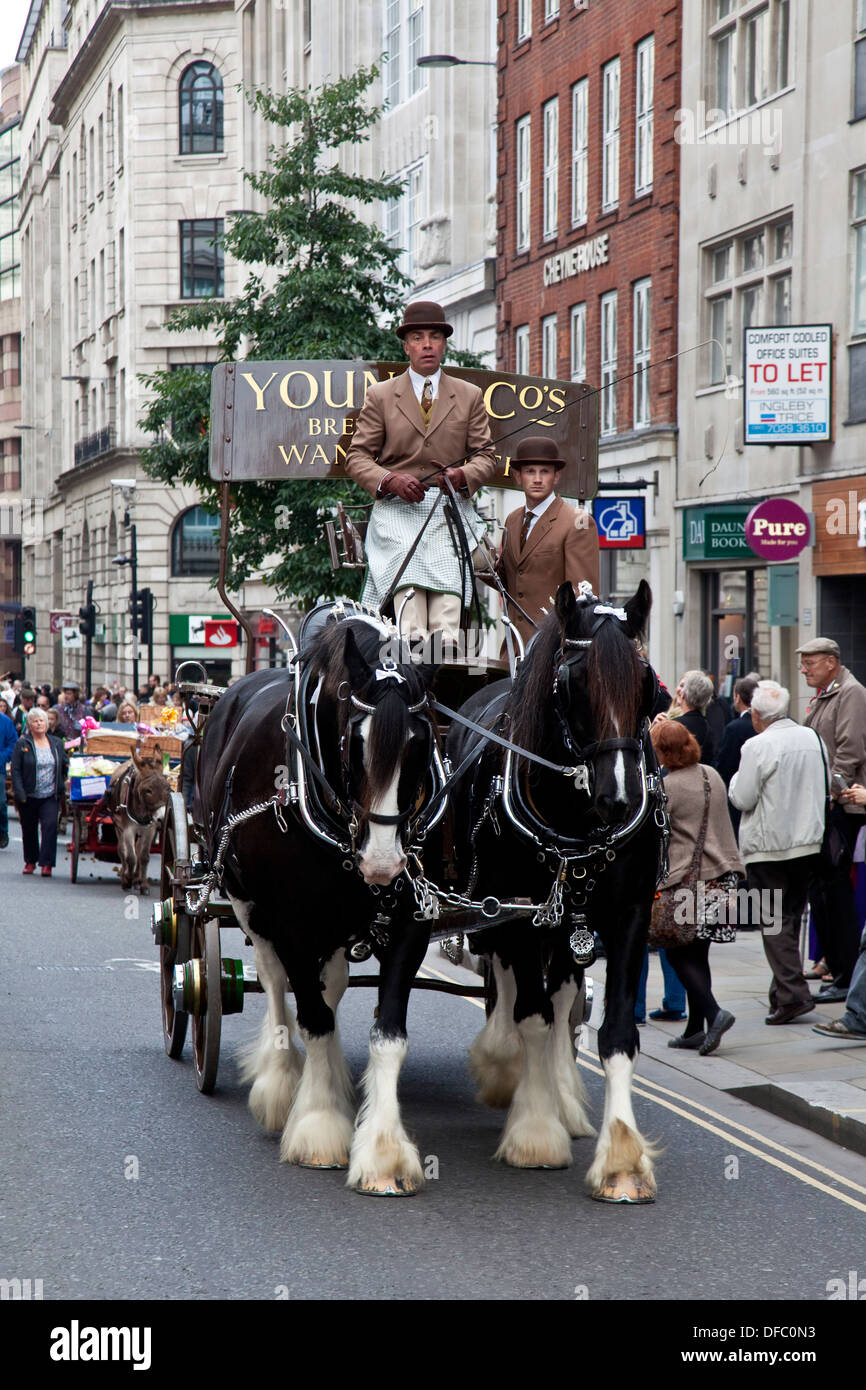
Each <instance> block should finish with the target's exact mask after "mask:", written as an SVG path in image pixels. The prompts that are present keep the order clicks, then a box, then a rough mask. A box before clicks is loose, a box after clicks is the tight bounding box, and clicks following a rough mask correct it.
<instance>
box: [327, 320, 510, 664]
mask: <svg viewBox="0 0 866 1390" xmlns="http://www.w3.org/2000/svg"><path fill="white" fill-rule="evenodd" d="M452 332H453V329H452V327H451V324H450V323H446V322H445V314H444V312H443V310H442V307H441V305H439V304H434V303H433V302H432V301H424V300H419V301H418V302H416V303H414V304H407V306H406V308H405V310H404V312H403V322H402V324H401V325H400V327H399V328H398V329H397V333H398V335H399V337H400V338H401V339H402V340H403V347H404V350H405V352H406V356H407V357H408V358H409V370H408V371H407V372H404V373H402V374H401V375H400V376H397V377H393V378H392V379H391V380H390V381H383V382H379V383H377V384H376V385H375V386H372V387H371V388H370V390H369V391H368V392H367V398H366V401H365V402H364V407H363V409H362V410H361V413H360V414H359V416H358V418H357V420H356V421H355V431H354V435H353V442H352V447H351V448H350V450H349V453H348V455H347V457H346V464H345V467H346V472H347V473H348V475H349V477H350V478H354V480H355V482H357V483H360V485H361V487H363V488H365V489H366V490H367V492H369V493H370V495H371V496H372V497H374V498H375V499H376V505H375V506H374V507H373V510H372V513H371V515H370V522H369V525H368V527H367V537H366V542H365V550H366V553H367V579H366V583H365V585H364V602H365V603H370V604H373V605H374V606H376V607H378V606H379V605H380V604H381V603H382V601H383V600H384V598H385V595H386V594H387V593H388V591H389V589H390V588H391V585H392V584H393V583H394V580H395V578H396V576H397V574H398V573H399V570H400V566H401V565H402V563H403V561H404V559H405V558H406V555H407V554H408V552H409V550H410V549H411V547H412V544H413V542H414V541H415V538H416V537H417V535H418V532H419V531H420V529H421V527H422V526H423V525H424V521H425V519H426V517H427V516H428V514H429V512H430V511H431V509H432V507H433V504H434V501H435V499H436V495H437V490H438V488H443V489H444V487H445V483H444V480H443V479H444V477H447V478H448V479H449V481H450V482H451V485H452V487H453V488H454V489H455V491H456V492H457V493H458V494H459V497H458V506H459V510H460V516H461V519H462V521H463V525H464V529H465V531H466V534H467V539H468V543H469V546H470V549H471V548H472V547H473V546H474V545H475V543H476V541H477V539H478V537H479V535H480V534H481V532H482V530H483V527H482V524H481V523H480V521H479V519H478V518H477V517H476V516H475V513H474V511H473V509H472V506H471V503H470V502H469V497H470V495H471V494H472V493H473V492H475V491H476V489H477V488H479V487H481V486H482V485H483V484H484V483H486V482H489V480H490V479H491V478H492V477H493V475H494V473H495V472H496V470H497V468H498V466H499V465H498V463H497V460H496V456H495V454H494V452H493V441H492V439H491V437H490V423H489V420H488V418H487V412H486V410H485V409H484V401H483V398H482V395H481V391H480V390H479V388H478V387H477V386H473V385H471V384H470V383H468V382H465V381H459V380H458V379H456V378H455V377H449V376H447V375H446V373H445V372H443V371H442V370H441V364H442V361H443V359H444V357H445V353H446V349H447V346H448V338H449V337H450V336H451V333H452ZM463 460H465V461H463ZM447 465H451V466H447ZM437 468H444V474H443V473H440V474H438V475H437V476H434V477H431V476H430V475H431V474H435V471H436V469H437ZM428 489H429V491H428ZM398 582H399V588H398V589H397V591H396V593H395V594H394V610H395V613H398V614H399V612H400V608H401V604H402V602H403V599H404V597H405V591H406V590H407V589H409V588H414V590H415V596H414V598H413V599H411V600H410V601H409V603H408V604H407V606H406V609H405V612H404V616H403V623H402V631H403V635H404V636H406V637H411V638H413V639H414V638H418V637H422V638H426V637H428V636H429V635H430V634H431V633H433V632H441V633H442V636H443V638H445V637H447V638H448V639H450V640H451V641H456V640H457V636H458V633H459V628H460V613H461V609H462V608H463V607H464V606H467V605H468V603H469V601H470V599H471V587H470V586H471V582H472V580H471V575H467V574H464V566H463V565H462V564H461V562H460V558H459V556H458V554H457V552H456V550H455V546H454V541H453V540H452V536H451V531H450V529H449V526H448V522H447V520H446V515H445V512H444V510H443V503H441V502H440V504H439V507H438V508H437V512H436V516H435V517H434V518H433V520H432V521H431V522H430V525H429V526H428V527H427V529H426V531H425V532H424V535H423V537H422V539H421V542H420V544H419V545H418V547H417V549H416V550H415V552H414V554H413V555H412V557H411V559H410V561H409V564H408V565H407V566H406V569H405V570H404V572H403V574H401V575H400V578H399V581H398Z"/></svg>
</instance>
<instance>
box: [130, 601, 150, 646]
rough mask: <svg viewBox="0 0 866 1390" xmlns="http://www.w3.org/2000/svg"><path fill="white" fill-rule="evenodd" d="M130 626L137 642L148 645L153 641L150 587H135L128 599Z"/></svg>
mask: <svg viewBox="0 0 866 1390" xmlns="http://www.w3.org/2000/svg"><path fill="white" fill-rule="evenodd" d="M129 608H130V612H131V614H132V620H131V622H130V627H131V628H132V630H133V632H134V633H136V635H137V636H138V640H139V642H141V643H142V644H143V645H144V646H148V645H149V644H150V643H151V642H152V641H153V594H152V593H151V591H150V589H136V590H135V592H134V593H133V595H132V599H131V600H130V605H129Z"/></svg>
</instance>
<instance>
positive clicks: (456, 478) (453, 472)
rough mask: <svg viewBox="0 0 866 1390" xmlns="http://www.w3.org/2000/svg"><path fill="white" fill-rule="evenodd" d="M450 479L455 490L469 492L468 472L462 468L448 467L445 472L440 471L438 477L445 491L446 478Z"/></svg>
mask: <svg viewBox="0 0 866 1390" xmlns="http://www.w3.org/2000/svg"><path fill="white" fill-rule="evenodd" d="M446 478H447V479H448V481H449V482H450V484H451V486H452V487H453V489H454V491H455V492H467V491H468V488H467V486H466V474H465V473H464V472H463V469H462V468H446V469H445V472H444V473H440V474H439V477H438V479H437V482H438V483H439V486H440V487H441V489H442V491H443V492H444V491H445V479H446Z"/></svg>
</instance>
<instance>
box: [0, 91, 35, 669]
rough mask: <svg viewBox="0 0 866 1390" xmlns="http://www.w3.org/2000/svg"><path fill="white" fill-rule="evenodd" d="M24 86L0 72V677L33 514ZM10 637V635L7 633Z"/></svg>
mask: <svg viewBox="0 0 866 1390" xmlns="http://www.w3.org/2000/svg"><path fill="white" fill-rule="evenodd" d="M20 182H21V84H20V74H19V72H18V68H17V67H14V66H13V67H9V68H6V70H5V71H4V72H2V73H0V675H2V674H3V673H4V672H6V671H10V670H12V671H16V672H17V671H18V670H19V669H20V667H21V658H20V656H16V655H15V653H14V652H13V648H12V642H11V641H10V640H9V637H11V632H9V628H10V624H11V623H12V620H13V616H14V615H13V608H14V606H15V605H16V604H19V603H20V602H21V539H22V533H23V530H24V528H25V525H26V527H27V528H28V530H29V529H30V528H31V527H32V524H33V520H34V516H33V514H32V510H31V508H30V507H29V506H25V504H24V502H23V499H22V494H21V453H22V443H23V441H24V440H25V439H29V433H30V432H29V431H24V430H22V429H21V425H22V423H24V421H23V420H22V416H21V255H20V251H19V246H20V240H19V236H18V231H17V224H18V205H19V188H20ZM7 634H8V635H7Z"/></svg>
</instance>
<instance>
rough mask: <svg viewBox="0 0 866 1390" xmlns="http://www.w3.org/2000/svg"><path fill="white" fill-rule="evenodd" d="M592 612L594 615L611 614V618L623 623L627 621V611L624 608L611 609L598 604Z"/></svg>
mask: <svg viewBox="0 0 866 1390" xmlns="http://www.w3.org/2000/svg"><path fill="white" fill-rule="evenodd" d="M592 611H593V612H594V613H610V615H611V617H613V618H619V620H620V622H621V623H624V622H625V621H626V611H625V609H624V608H611V607H609V605H608V604H606V603H597V604H596V605H595V608H594V609H593V610H592Z"/></svg>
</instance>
